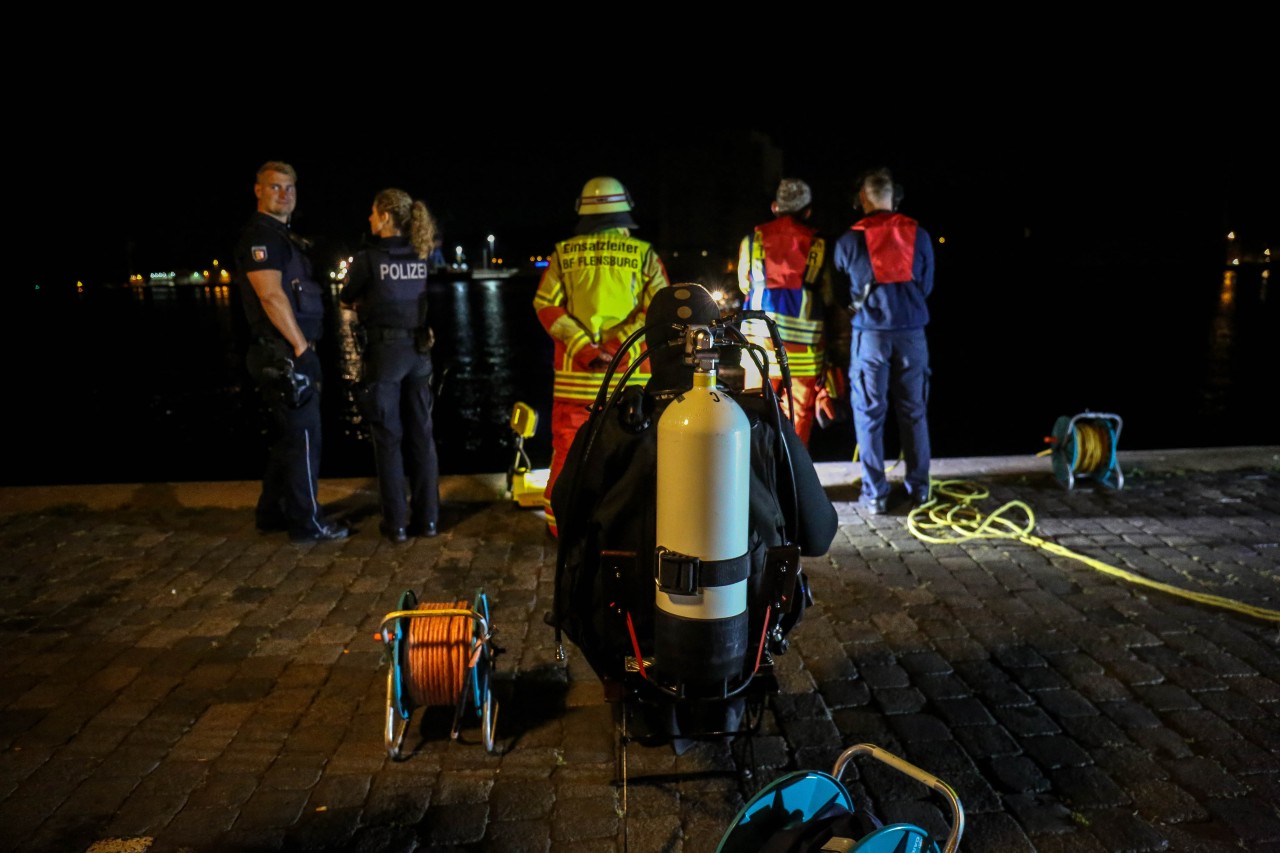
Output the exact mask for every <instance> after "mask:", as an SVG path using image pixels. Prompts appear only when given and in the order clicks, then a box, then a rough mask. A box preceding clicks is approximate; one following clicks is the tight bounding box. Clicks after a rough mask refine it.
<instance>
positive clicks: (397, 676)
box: [374, 590, 502, 760]
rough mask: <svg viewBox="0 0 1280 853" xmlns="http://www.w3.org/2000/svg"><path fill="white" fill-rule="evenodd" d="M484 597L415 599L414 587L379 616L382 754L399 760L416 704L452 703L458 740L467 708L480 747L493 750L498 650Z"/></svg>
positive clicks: (486, 600) (453, 736)
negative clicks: (383, 666)
mask: <svg viewBox="0 0 1280 853" xmlns="http://www.w3.org/2000/svg"><path fill="white" fill-rule="evenodd" d="M492 638H493V626H492V623H491V622H490V621H489V600H488V598H487V597H486V596H485V594H484V592H483V591H479V592H477V593H476V597H475V601H474V602H473V603H472V606H471V607H470V608H468V607H467V603H466V602H465V601H457V602H442V603H423V604H419V603H418V597H417V595H415V594H414V592H413V590H405V591H404V592H403V593H402V594H401V596H400V603H399V607H397V608H396V610H394V611H393V612H391V613H388V614H387V615H386V616H385V617H383V619H382V624H381V627H380V629H379V631H378V633H377V634H375V635H374V639H377V640H381V641H382V642H383V644H384V646H385V647H386V648H385V650H386V653H387V656H388V657H389V659H390V666H389V668H388V671H387V719H386V730H385V734H384V738H383V740H384V743H385V745H386V748H387V754H388V755H389V756H390V757H391V758H392V759H393V760H399V759H400V758H401V757H402V755H401V749H400V748H401V745H402V743H403V742H404V736H405V733H406V732H407V731H408V728H409V721H410V719H411V718H412V716H413V712H414V710H415V709H416V708H426V707H431V706H449V705H453V706H454V715H453V730H452V732H451V737H452V738H453V739H454V740H457V739H458V733H459V732H460V731H461V727H462V719H463V716H464V714H465V713H466V712H467V711H471V712H472V713H473V714H474V716H475V717H476V718H477V719H478V720H479V722H480V727H481V734H482V737H483V740H484V747H485V749H486V750H487V751H489V752H493V751H494V731H495V730H496V729H497V724H498V706H497V702H496V701H495V700H494V698H493V695H492V693H491V692H490V679H491V676H492V671H493V664H494V659H495V658H496V657H497V655H498V653H499V652H501V651H502V650H501V649H499V648H497V647H496V646H494V645H493V644H492Z"/></svg>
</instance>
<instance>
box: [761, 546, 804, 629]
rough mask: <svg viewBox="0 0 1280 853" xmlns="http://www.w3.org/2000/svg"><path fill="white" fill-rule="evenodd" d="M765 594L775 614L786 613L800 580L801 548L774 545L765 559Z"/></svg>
mask: <svg viewBox="0 0 1280 853" xmlns="http://www.w3.org/2000/svg"><path fill="white" fill-rule="evenodd" d="M764 577H765V594H766V598H767V599H768V601H769V604H770V605H771V606H772V608H773V612H775V613H779V614H781V613H786V612H788V611H789V610H790V609H791V601H792V599H793V598H794V596H795V594H796V582H797V581H798V580H799V578H800V546H799V545H774V546H773V547H772V548H770V549H769V551H768V553H767V554H766V555H765V558H764Z"/></svg>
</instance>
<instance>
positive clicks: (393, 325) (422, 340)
mask: <svg viewBox="0 0 1280 853" xmlns="http://www.w3.org/2000/svg"><path fill="white" fill-rule="evenodd" d="M369 230H370V231H371V232H372V233H373V234H374V236H375V237H376V238H377V239H376V241H375V244H374V245H373V246H372V247H370V248H368V249H364V250H362V251H361V252H360V253H359V254H357V255H356V257H355V259H354V260H353V261H352V264H351V269H350V272H349V273H348V276H347V283H346V284H345V285H344V286H343V288H342V292H341V293H340V294H339V299H340V300H341V301H342V302H343V303H344V304H346V305H354V307H355V310H356V314H357V316H358V317H359V319H360V325H361V330H360V335H361V337H363V338H364V341H365V343H364V347H363V351H362V353H361V355H362V373H361V378H360V384H359V387H358V390H357V397H358V402H359V405H360V408H361V409H362V410H363V412H364V414H365V417H366V418H368V420H369V427H370V431H371V432H372V434H373V450H374V461H375V463H376V464H377V469H378V492H379V496H380V500H381V505H382V524H381V528H380V529H381V530H382V534H383V535H384V536H386V537H387V538H388V539H390V540H391V541H392V542H404V541H406V540H407V539H408V537H409V536H435V535H436V523H437V520H438V516H439V513H440V465H439V459H438V458H437V456H436V443H435V438H434V436H433V435H432V430H431V408H432V403H433V400H432V392H431V332H430V329H429V327H428V326H427V322H426V318H427V260H426V259H427V256H428V255H430V253H431V249H432V247H433V246H434V244H435V233H436V224H435V220H434V219H433V218H432V216H431V213H430V211H428V210H427V207H426V205H425V204H423V203H422V202H421V201H415V200H414V199H413V198H412V197H410V195H409V194H408V193H406V192H405V191H403V190H398V189H385V190H383V191H382V192H380V193H378V194H377V196H375V197H374V200H373V210H372V212H371V213H370V214H369ZM406 471H407V472H408V500H407V501H406V498H405V491H406V490H405V473H406Z"/></svg>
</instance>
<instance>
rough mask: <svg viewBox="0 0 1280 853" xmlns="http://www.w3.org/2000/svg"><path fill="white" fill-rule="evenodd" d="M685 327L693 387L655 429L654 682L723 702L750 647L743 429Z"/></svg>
mask: <svg viewBox="0 0 1280 853" xmlns="http://www.w3.org/2000/svg"><path fill="white" fill-rule="evenodd" d="M712 344H713V337H712V333H711V331H710V330H709V329H707V328H706V327H694V326H691V327H690V328H689V329H688V330H687V333H686V344H685V347H686V353H687V354H688V355H690V357H691V358H693V359H695V364H696V367H695V372H694V374H693V387H692V388H690V389H688V390H687V391H684V392H683V393H681V394H679V395H677V396H676V397H675V398H674V399H672V400H671V402H670V403H669V404H668V405H667V408H666V409H665V410H664V411H663V413H662V415H661V417H660V418H659V420H658V449H657V463H658V464H657V516H656V519H657V529H656V537H655V543H656V545H657V548H656V553H655V557H654V580H655V587H656V589H655V601H654V604H655V610H654V659H653V673H654V675H656V676H660V677H661V678H662V680H668V679H670V680H673V681H675V682H678V683H684V684H692V685H698V688H696V689H697V692H704V691H708V692H713V693H714V692H719V693H721V694H723V692H724V690H725V687H724V685H725V683H726V682H727V681H728V680H729V679H731V678H733V677H736V676H738V675H740V674H741V673H742V671H743V664H744V659H745V656H746V653H747V647H748V614H747V580H748V577H749V576H750V572H751V564H750V558H749V554H748V549H749V539H748V524H749V511H750V507H749V504H748V500H749V496H750V492H751V482H750V477H751V435H750V424H749V422H748V420H747V416H746V414H745V413H744V412H743V410H742V408H741V406H739V405H738V403H737V402H736V401H735V400H734V399H733V398H732V397H730V396H729V395H728V394H727V393H725V391H724V390H723V389H722V388H719V387H717V384H716V371H715V366H716V350H715V349H714V347H713V345H712Z"/></svg>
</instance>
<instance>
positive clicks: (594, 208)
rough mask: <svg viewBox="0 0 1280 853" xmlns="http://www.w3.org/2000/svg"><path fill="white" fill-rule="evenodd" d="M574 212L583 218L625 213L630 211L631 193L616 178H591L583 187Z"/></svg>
mask: <svg viewBox="0 0 1280 853" xmlns="http://www.w3.org/2000/svg"><path fill="white" fill-rule="evenodd" d="M574 210H576V211H577V212H578V213H579V214H581V215H583V216H591V215H595V214H600V213H625V212H627V211H629V210H631V193H629V192H627V188H626V187H624V186H623V185H622V182H621V181H619V180H618V179H617V178H609V177H599V178H592V179H591V180H589V181H587V182H586V184H584V185H583V187H582V195H581V196H579V197H578V204H577V206H576V207H575V208H574Z"/></svg>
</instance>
